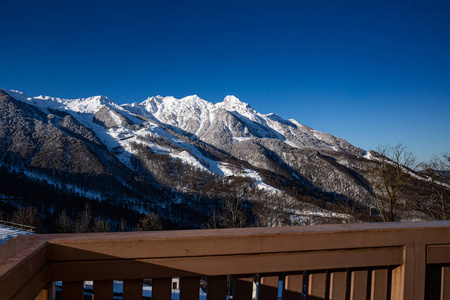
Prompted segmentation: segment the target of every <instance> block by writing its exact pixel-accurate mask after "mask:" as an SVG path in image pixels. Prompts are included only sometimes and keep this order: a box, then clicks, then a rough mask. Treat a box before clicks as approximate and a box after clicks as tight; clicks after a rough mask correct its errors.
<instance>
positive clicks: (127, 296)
mask: <svg viewBox="0 0 450 300" xmlns="http://www.w3.org/2000/svg"><path fill="white" fill-rule="evenodd" d="M142 284H143V281H142V279H126V280H124V281H123V299H124V300H138V299H139V300H142Z"/></svg>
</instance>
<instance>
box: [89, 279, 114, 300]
mask: <svg viewBox="0 0 450 300" xmlns="http://www.w3.org/2000/svg"><path fill="white" fill-rule="evenodd" d="M113 296H114V281H112V280H95V281H94V299H95V300H110V299H112V298H113Z"/></svg>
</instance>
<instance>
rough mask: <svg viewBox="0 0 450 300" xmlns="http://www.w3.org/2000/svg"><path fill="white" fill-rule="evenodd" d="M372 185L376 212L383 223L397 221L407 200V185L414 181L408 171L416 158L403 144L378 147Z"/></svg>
mask: <svg viewBox="0 0 450 300" xmlns="http://www.w3.org/2000/svg"><path fill="white" fill-rule="evenodd" d="M377 151H378V154H379V156H378V163H377V164H376V167H375V170H374V173H375V175H376V182H375V185H374V189H375V195H376V198H377V200H378V201H377V205H378V210H379V211H380V214H381V217H382V219H383V221H385V222H394V221H398V220H399V211H400V209H401V208H402V207H403V204H404V202H405V201H407V200H406V199H407V198H408V196H407V192H408V184H409V183H410V182H411V181H412V180H413V179H414V177H413V176H411V173H410V171H411V170H412V169H413V168H414V167H416V158H415V156H414V154H413V152H412V151H409V150H408V147H407V146H405V145H403V144H397V145H396V146H389V145H384V146H379V147H378V148H377Z"/></svg>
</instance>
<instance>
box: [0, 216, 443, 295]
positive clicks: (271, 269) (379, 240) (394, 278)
mask: <svg viewBox="0 0 450 300" xmlns="http://www.w3.org/2000/svg"><path fill="white" fill-rule="evenodd" d="M449 249H450V222H449V221H440V222H409V223H366V224H345V225H344V224H340V225H317V226H299V227H276V228H245V229H220V230H219V229H217V230H185V231H161V232H125V233H92V234H52V235H34V236H19V237H17V238H15V239H13V240H11V241H8V242H6V243H5V244H4V245H2V246H0V295H2V297H3V295H5V296H4V297H5V299H13V298H17V299H22V298H23V299H33V298H34V297H35V296H37V295H41V296H42V295H44V296H43V297H47V298H48V297H49V296H46V295H50V296H51V293H46V292H45V291H47V290H49V289H51V288H49V286H51V283H52V282H54V281H63V295H64V297H65V298H67V299H71V298H70V296H69V291H70V295H72V294H77V293H78V294H80V293H82V282H83V281H85V280H94V295H95V293H96V292H95V290H96V286H97V293H98V294H101V293H104V292H105V291H106V293H107V291H108V289H110V288H111V284H110V283H108V282H112V280H114V279H116V280H117V279H118V280H123V281H124V291H125V290H126V291H128V292H127V293H129V294H128V295H133V293H134V294H135V295H138V294H139V286H140V287H141V288H142V280H143V279H146V278H151V279H153V293H156V294H155V295H166V296H163V297H162V298H161V299H167V297H168V296H167V295H168V292H167V289H168V288H170V284H169V281H168V280H169V279H171V278H172V277H181V282H182V284H181V285H182V288H181V293H182V295H184V296H183V297H188V298H187V299H189V296H187V294H186V293H188V294H189V293H194V294H195V292H192V291H198V285H199V278H200V277H204V276H207V277H208V287H209V288H210V291H209V293H208V295H209V296H208V297H209V298H208V300H209V299H210V297H212V295H219V296H218V297H219V298H220V299H223V298H224V297H225V296H224V292H226V287H225V286H224V284H227V276H228V275H233V276H235V277H233V278H235V279H234V280H235V281H234V282H235V283H234V284H233V286H234V287H235V291H236V294H235V297H234V298H233V299H238V300H239V299H241V297H244V298H245V297H247V296H248V295H249V293H250V292H249V289H250V286H252V285H253V284H252V282H253V278H254V277H255V276H256V277H255V278H259V281H258V284H259V286H260V287H259V292H260V297H262V298H261V299H269V298H270V297H269V295H272V296H273V295H275V294H277V293H278V281H279V280H281V282H282V283H283V285H284V289H283V293H284V294H283V297H284V299H287V300H289V299H291V297H299V296H300V294H301V293H302V292H303V293H307V294H308V295H310V299H325V298H326V297H328V298H329V299H346V297H349V298H350V299H365V297H366V296H369V298H368V299H405V300H406V299H421V300H422V299H431V298H428V295H427V297H426V294H427V293H428V294H430V293H431V294H433V295H438V294H439V295H441V294H442V293H444V294H445V293H447V292H446V291H447V290H448V289H449V288H450V283H449V282H448V281H449V279H448V276H449V274H450V269H448V268H449V267H448V265H449V264H450V257H447V253H449ZM427 251H428V252H427ZM427 253H430V254H429V255H428V256H427ZM438 273H439V274H438ZM433 278H434V279H433ZM436 280H437V281H439V282H441V284H440V285H436V284H435V283H434V282H435V281H436ZM228 281H229V280H228ZM80 283H81V285H80ZM96 283H97V285H96ZM431 283H433V284H431ZM183 285H184V287H183ZM101 286H104V287H105V288H104V289H102V288H100V287H101ZM80 287H81V288H80ZM213 288H214V290H212V289H213ZM164 289H165V290H164ZM216 289H219V291H220V292H217V290H216ZM305 289H306V290H305ZM302 290H303V291H302ZM438 290H439V291H438ZM165 291H166V292H165ZM188 291H190V292H188ZM238 291H239V292H238ZM240 291H246V292H240ZM64 293H65V294H64ZM250 294H251V293H250ZM141 295H142V292H141ZM245 295H246V296H245ZM222 296H223V297H222ZM130 297H131V296H130ZM136 297H137V298H139V296H136ZM192 297H193V298H192V299H194V298H195V297H197V298H196V299H198V293H197V295H196V296H195V295H193V296H192ZM360 297H363V298H360ZM370 297H372V298H370ZM436 297H437V296H436ZM439 297H440V296H439ZM447 297H448V296H447ZM50 298H51V297H50ZM96 299H97V298H96ZM130 299H131V298H130ZM436 299H439V298H436Z"/></svg>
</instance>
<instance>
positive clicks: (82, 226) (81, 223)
mask: <svg viewBox="0 0 450 300" xmlns="http://www.w3.org/2000/svg"><path fill="white" fill-rule="evenodd" d="M91 220H92V213H91V207H90V206H89V204H86V205H85V206H84V211H83V212H82V213H80V215H79V217H78V219H77V220H75V223H74V226H75V232H77V233H82V232H89V231H90V230H91V228H90V225H91Z"/></svg>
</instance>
